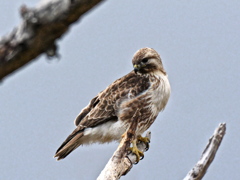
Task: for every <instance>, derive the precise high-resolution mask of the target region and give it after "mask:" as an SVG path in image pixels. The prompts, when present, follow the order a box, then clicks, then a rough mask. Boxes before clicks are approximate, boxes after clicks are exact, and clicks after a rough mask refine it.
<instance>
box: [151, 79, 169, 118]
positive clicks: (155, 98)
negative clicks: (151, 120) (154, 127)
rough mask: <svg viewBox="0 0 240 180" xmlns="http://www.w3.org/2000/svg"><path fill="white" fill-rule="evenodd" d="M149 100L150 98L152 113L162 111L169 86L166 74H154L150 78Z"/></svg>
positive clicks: (167, 97)
mask: <svg viewBox="0 0 240 180" xmlns="http://www.w3.org/2000/svg"><path fill="white" fill-rule="evenodd" d="M151 80H152V81H151V88H150V92H151V100H152V104H151V105H152V113H153V116H157V115H158V113H159V112H160V111H162V110H163V109H164V108H165V106H166V104H167V102H168V99H169V96H170V92H171V87H170V83H169V81H168V78H167V76H166V75H163V74H161V75H158V76H156V75H155V76H154V77H153V78H152V79H151Z"/></svg>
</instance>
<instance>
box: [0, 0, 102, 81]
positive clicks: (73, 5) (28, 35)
mask: <svg viewBox="0 0 240 180" xmlns="http://www.w3.org/2000/svg"><path fill="white" fill-rule="evenodd" d="M101 1H103V0H88V1H86V0H48V1H47V0H44V1H43V2H42V3H40V4H39V5H38V6H37V7H36V8H27V7H26V6H24V5H23V6H22V7H21V9H20V14H21V16H22V19H23V20H22V22H21V24H20V25H19V26H18V27H17V28H15V29H14V30H13V31H12V33H10V34H9V35H7V36H4V37H2V38H1V39H0V80H2V79H3V78H4V77H5V76H7V75H9V74H10V73H12V72H14V71H15V70H17V69H19V68H20V67H22V66H24V65H26V64H27V63H29V62H30V61H32V60H33V59H35V58H36V57H38V56H39V55H40V54H42V53H46V54H47V56H48V57H53V56H56V55H57V45H56V40H57V39H59V38H60V37H61V36H62V35H63V34H65V33H66V31H67V30H68V29H69V27H70V25H71V24H72V23H74V22H76V21H77V20H78V19H79V17H80V16H82V15H83V14H85V13H86V12H87V11H89V10H90V9H91V8H93V7H94V6H95V5H97V4H98V3H100V2H101Z"/></svg>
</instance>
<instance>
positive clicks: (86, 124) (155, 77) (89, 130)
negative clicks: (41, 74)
mask: <svg viewBox="0 0 240 180" xmlns="http://www.w3.org/2000/svg"><path fill="white" fill-rule="evenodd" d="M132 64H133V67H134V70H132V71H131V72H130V73H128V74H127V75H125V76H123V77H122V78H120V79H117V80H116V81H114V82H113V83H112V84H110V85H109V86H108V87H107V88H106V89H105V90H103V91H101V92H100V93H99V94H98V95H97V96H96V97H94V98H93V99H92V100H91V101H90V103H89V104H88V105H87V106H86V107H85V108H84V109H83V110H82V111H81V112H80V114H79V115H78V116H77V118H76V119H75V122H74V123H75V125H76V126H77V127H76V129H75V130H74V131H73V132H72V133H71V134H70V135H69V136H68V137H67V139H66V140H65V141H64V142H63V143H62V145H61V146H60V147H59V148H58V150H57V151H56V154H55V156H54V157H56V158H57V160H60V159H63V158H65V157H66V156H67V155H69V154H70V153H71V152H72V151H73V150H75V149H76V148H77V147H79V146H80V145H85V144H91V143H96V142H98V143H106V142H111V141H114V140H116V141H120V140H121V137H122V135H123V134H124V133H125V132H126V131H127V130H128V128H129V126H130V124H131V120H132V117H133V115H134V114H135V112H136V110H137V109H138V111H139V114H140V115H138V117H137V119H138V124H137V128H136V132H135V133H136V134H135V137H136V139H134V140H133V142H132V144H133V147H132V148H131V150H132V152H133V153H135V154H136V155H137V160H138V161H139V159H140V157H141V156H143V153H142V152H141V151H140V150H138V149H137V146H136V142H137V141H138V140H141V141H143V142H146V143H148V139H146V138H143V137H141V134H142V133H144V132H145V131H146V130H147V129H148V128H149V127H150V126H151V125H152V123H153V122H154V121H155V119H156V117H157V115H158V113H159V112H160V111H162V110H163V109H164V108H165V106H166V104H167V102H168V99H169V96H170V84H169V81H168V77H167V73H166V71H165V70H164V68H163V64H162V60H161V58H160V56H159V54H158V53H157V52H156V51H155V50H154V49H152V48H142V49H140V50H138V51H137V52H136V53H135V54H134V56H133V59H132Z"/></svg>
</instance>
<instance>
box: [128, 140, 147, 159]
mask: <svg viewBox="0 0 240 180" xmlns="http://www.w3.org/2000/svg"><path fill="white" fill-rule="evenodd" d="M132 145H133V147H131V148H129V150H130V151H131V152H132V153H133V154H135V155H136V157H137V159H136V163H135V164H137V163H138V162H139V161H140V160H142V159H143V158H144V154H143V152H142V151H140V150H139V149H138V148H137V139H134V140H133V141H132Z"/></svg>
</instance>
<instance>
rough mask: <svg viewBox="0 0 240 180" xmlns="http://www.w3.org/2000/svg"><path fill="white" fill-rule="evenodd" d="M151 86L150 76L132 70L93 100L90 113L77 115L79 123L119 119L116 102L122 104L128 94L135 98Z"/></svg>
mask: <svg viewBox="0 0 240 180" xmlns="http://www.w3.org/2000/svg"><path fill="white" fill-rule="evenodd" d="M149 86H150V82H149V78H147V77H145V76H140V75H138V74H136V73H134V71H132V72H130V73H129V74H127V75H126V76H123V77H122V78H120V79H118V80H116V81H115V82H114V83H113V84H111V85H110V86H108V87H107V88H106V89H105V90H104V91H102V92H101V93H99V94H98V95H97V96H96V97H95V98H94V99H93V100H92V101H91V103H90V105H89V106H88V108H87V110H88V113H86V111H82V113H81V114H79V116H78V117H77V119H78V122H79V123H78V125H82V126H86V127H95V126H97V125H99V124H102V123H104V122H106V121H110V120H117V115H116V112H117V110H118V106H116V102H117V104H120V103H121V102H122V101H123V100H124V99H127V98H128V96H130V97H131V98H134V97H136V96H138V95H139V94H141V93H142V92H144V91H145V90H147V89H148V88H149ZM96 101H97V102H98V103H97V104H95V106H93V104H94V102H96ZM83 116H84V117H83ZM80 119H81V120H80Z"/></svg>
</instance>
